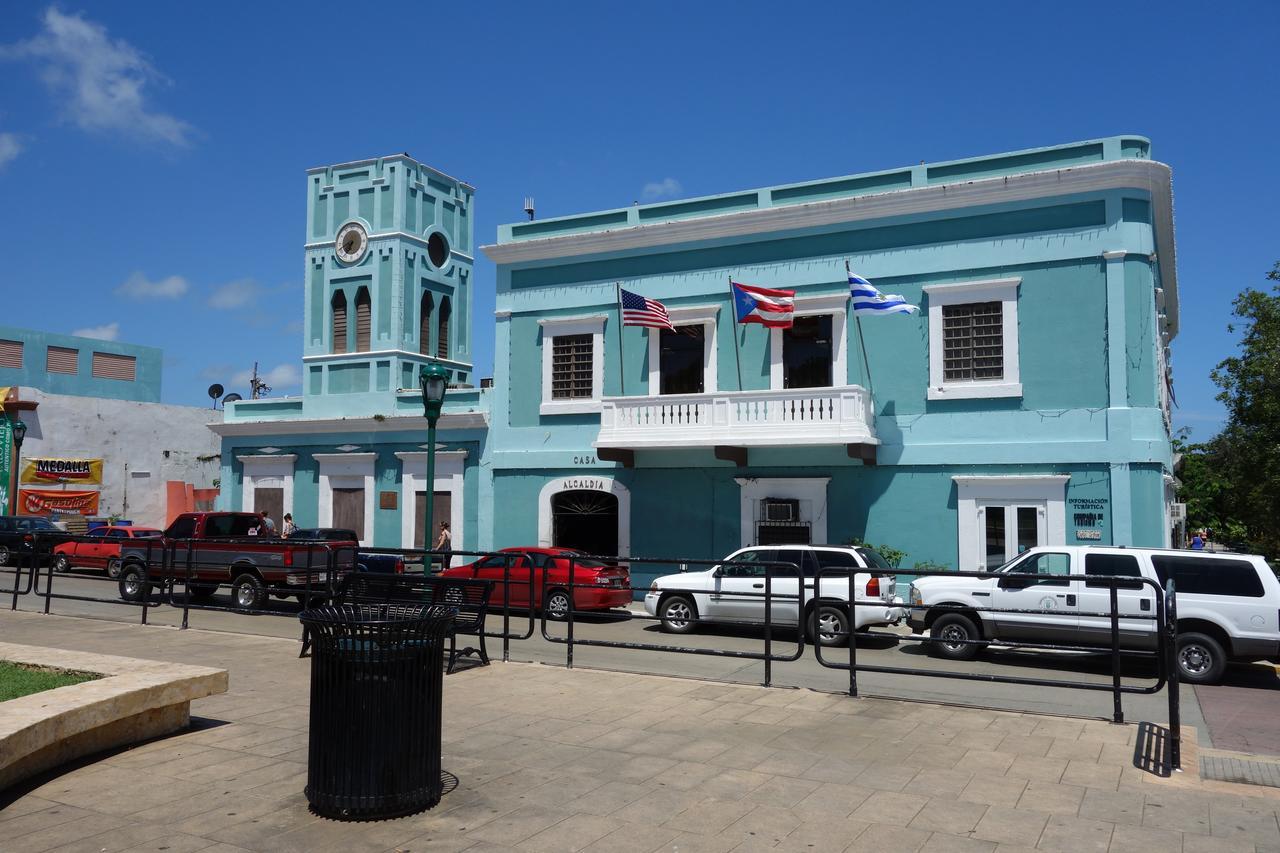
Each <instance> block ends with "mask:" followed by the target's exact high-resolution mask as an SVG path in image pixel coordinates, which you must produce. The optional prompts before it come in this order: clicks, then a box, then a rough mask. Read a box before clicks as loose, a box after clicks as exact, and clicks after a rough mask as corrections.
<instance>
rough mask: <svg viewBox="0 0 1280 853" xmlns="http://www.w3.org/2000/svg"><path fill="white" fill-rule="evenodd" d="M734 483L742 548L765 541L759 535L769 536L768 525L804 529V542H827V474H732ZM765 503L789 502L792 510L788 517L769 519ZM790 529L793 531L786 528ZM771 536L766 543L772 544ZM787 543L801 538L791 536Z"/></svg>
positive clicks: (775, 540) (828, 479)
mask: <svg viewBox="0 0 1280 853" xmlns="http://www.w3.org/2000/svg"><path fill="white" fill-rule="evenodd" d="M734 482H736V483H737V484H738V487H739V489H738V497H739V517H740V522H741V525H742V547H743V548H746V547H747V546H749V545H760V544H765V543H764V542H762V541H761V539H762V537H763V538H765V539H769V538H770V533H772V532H774V531H771V530H768V529H767V528H768V527H769V526H770V525H785V526H786V527H788V528H799V527H806V528H808V540H807V541H808V542H819V543H820V542H826V541H827V485H828V484H829V483H830V482H831V478H830V477H754V478H747V477H736V478H734ZM768 505H788V506H790V505H793V506H794V507H795V512H794V513H793V514H792V516H791V517H790V518H789V519H786V520H779V517H778V516H774V517H773V518H772V519H771V518H770V516H771V513H770V512H769V511H768ZM788 532H793V531H788ZM778 541H782V540H778V539H776V538H775V539H773V541H772V542H771V543H770V544H776V543H777V542H778ZM785 541H786V542H788V543H795V542H799V541H804V540H803V539H802V538H797V537H794V536H791V537H787V538H786V539H785Z"/></svg>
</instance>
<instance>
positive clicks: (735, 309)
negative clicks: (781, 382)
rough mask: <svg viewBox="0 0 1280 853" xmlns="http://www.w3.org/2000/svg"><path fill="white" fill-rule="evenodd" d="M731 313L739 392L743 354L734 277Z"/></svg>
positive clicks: (731, 282) (730, 281)
mask: <svg viewBox="0 0 1280 853" xmlns="http://www.w3.org/2000/svg"><path fill="white" fill-rule="evenodd" d="M729 312H730V314H731V315H732V316H733V357H734V360H735V361H736V362H737V365H738V390H739V391H745V390H746V389H745V388H743V387H742V352H741V351H740V348H739V346H738V304H737V302H736V301H735V300H734V298H733V276H729Z"/></svg>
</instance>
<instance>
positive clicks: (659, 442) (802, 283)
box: [483, 136, 1178, 578]
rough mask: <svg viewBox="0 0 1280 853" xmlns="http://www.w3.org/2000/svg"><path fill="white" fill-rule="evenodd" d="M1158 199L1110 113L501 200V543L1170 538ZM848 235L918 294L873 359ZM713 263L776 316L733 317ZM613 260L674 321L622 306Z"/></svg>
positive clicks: (1014, 546) (874, 274) (979, 558)
mask: <svg viewBox="0 0 1280 853" xmlns="http://www.w3.org/2000/svg"><path fill="white" fill-rule="evenodd" d="M1172 221H1173V217H1172V207H1171V197H1170V171H1169V168H1168V167H1167V166H1165V165H1162V164H1160V163H1157V162H1155V161H1153V160H1151V159H1150V145H1149V142H1148V141H1147V140H1146V139H1143V138H1140V137H1129V136H1125V137H1115V138H1108V139H1100V140H1092V141H1087V142H1080V143H1075V144H1070V145H1063V146H1057V147H1052V148H1044V149H1037V150H1031V151H1019V152H1014V153H1009V154H1000V155H996V156H990V157H980V158H975V159H971V160H960V161H953V162H945V163H934V164H923V165H918V166H909V167H903V168H900V169H893V170H889V171H884V172H875V173H869V174H860V175H852V176H846V177H838V178H832V179H829V180H823V181H815V182H809V183H803V184H792V185H786V186H777V187H768V188H764V189H753V190H747V191H743V192H733V193H729V194H726V195H719V196H712V197H707V198H696V199H689V200H682V201H674V202H664V203H659V204H648V205H636V206H632V207H628V208H621V209H617V210H607V211H600V212H593V213H586V214H582V215H579V216H568V217H563V218H558V219H549V220H543V221H534V222H521V223H516V224H511V225H505V226H502V227H501V228H500V229H499V233H498V239H497V242H496V243H495V244H494V245H491V246H485V247H483V248H484V251H485V252H486V253H487V254H488V255H489V257H490V258H492V259H493V261H494V262H495V263H496V264H497V267H498V270H497V345H496V357H495V359H496V363H495V375H494V393H493V398H492V404H491V408H490V411H491V423H490V429H491V432H492V437H493V445H492V449H491V453H492V457H491V458H492V476H493V491H494V494H495V495H501V496H502V501H501V503H500V505H499V507H498V508H497V509H496V510H495V517H494V524H495V531H497V532H498V534H497V535H496V536H495V537H494V540H493V544H495V545H513V544H517V543H533V542H538V543H540V544H552V543H555V544H580V545H586V546H591V547H598V548H599V549H600V550H602V551H612V550H614V549H612V548H610V547H609V546H611V545H615V544H616V550H617V551H618V552H619V553H623V554H628V553H630V554H636V555H653V556H664V555H671V556H683V557H703V558H715V557H718V556H722V555H724V554H726V553H728V552H729V551H732V550H733V549H736V548H739V547H742V546H745V545H750V544H770V543H783V542H794V541H809V542H815V543H817V542H827V543H839V542H846V541H849V540H851V539H854V538H859V539H863V540H865V541H870V542H874V543H885V544H888V545H891V546H893V547H895V548H899V549H901V550H904V551H906V552H907V557H906V559H905V563H904V564H905V565H907V566H911V565H913V564H914V563H916V562H933V563H940V564H945V565H948V566H952V567H959V568H961V569H967V570H972V569H976V568H978V567H980V566H986V565H994V564H999V563H1002V562H1004V561H1005V560H1006V559H1007V558H1009V557H1011V556H1013V555H1015V554H1016V553H1018V552H1019V551H1020V550H1021V549H1022V548H1025V547H1029V546H1032V545H1036V544H1053V543H1077V542H1100V543H1114V544H1135V545H1164V544H1168V537H1169V529H1170V518H1169V504H1170V502H1171V499H1172V477H1171V470H1170V464H1171V453H1170V441H1169V400H1168V394H1167V389H1168V385H1167V374H1168V344H1169V341H1170V340H1171V339H1172V338H1173V336H1174V335H1175V334H1176V332H1177V327H1178V298H1177V278H1176V273H1175V263H1174V260H1175V257H1174V239H1173V222H1172ZM846 262H848V263H849V265H850V268H851V269H852V270H854V271H855V272H857V273H859V274H860V275H862V276H864V277H866V278H868V279H870V280H871V281H872V282H873V283H874V284H876V285H877V286H878V287H879V288H880V289H881V290H882V291H884V292H886V293H895V294H903V295H904V296H905V297H906V298H907V300H908V301H909V302H911V303H914V304H916V305H919V306H920V311H919V313H918V314H917V315H914V316H909V315H891V316H885V317H871V318H862V319H861V320H860V321H859V322H860V325H861V330H862V335H863V338H864V339H865V351H866V358H865V359H864V358H863V353H862V350H863V347H862V346H861V344H860V343H859V341H858V325H859V322H855V318H854V317H853V316H851V314H850V311H849V299H848V296H849V293H848V285H847V281H846V274H845V265H846ZM730 279H732V280H734V281H738V282H744V283H748V284H754V285H761V286H764V287H770V288H789V289H794V290H795V291H796V303H795V304H796V315H797V319H796V321H795V325H794V326H793V327H792V328H790V329H766V328H763V327H761V326H758V325H737V324H735V318H734V312H733V308H732V305H731V303H730V297H729V290H728V283H729V281H730ZM618 284H620V285H621V286H622V287H623V288H625V289H626V290H628V291H632V292H635V293H639V294H642V295H644V296H646V297H648V298H651V299H657V300H660V301H661V302H662V303H663V304H664V305H665V306H666V308H667V310H668V312H669V313H670V316H671V319H672V321H673V322H674V324H675V325H676V327H677V331H676V332H675V333H672V332H668V331H660V330H656V329H646V328H639V327H634V326H629V327H625V328H622V327H620V325H619V313H618V306H617V301H616V299H617V297H616V295H615V294H616V290H615V287H616V285H618ZM615 519H616V525H615V524H613V522H614V520H615ZM611 525H612V526H611ZM633 574H636V575H639V576H640V577H641V578H643V577H644V574H643V572H639V571H636V572H633Z"/></svg>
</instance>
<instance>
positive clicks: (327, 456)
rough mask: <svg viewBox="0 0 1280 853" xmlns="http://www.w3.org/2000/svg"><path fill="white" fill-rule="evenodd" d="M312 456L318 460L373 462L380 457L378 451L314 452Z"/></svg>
mask: <svg viewBox="0 0 1280 853" xmlns="http://www.w3.org/2000/svg"><path fill="white" fill-rule="evenodd" d="M311 458H312V459H314V460H316V461H317V462H372V461H373V460H375V459H377V458H378V454H377V453H372V452H370V453H312V454H311Z"/></svg>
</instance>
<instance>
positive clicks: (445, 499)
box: [413, 492, 465, 562]
mask: <svg viewBox="0 0 1280 853" xmlns="http://www.w3.org/2000/svg"><path fill="white" fill-rule="evenodd" d="M426 511H427V493H426V492H414V494H413V547H415V548H423V547H430V546H431V545H435V544H436V540H437V539H439V538H440V522H442V521H449V519H450V518H452V517H453V493H452V492H436V494H435V499H434V500H433V501H432V502H431V515H432V516H433V517H432V519H431V541H430V542H428V543H427V544H426V545H425V546H424V545H423V540H424V537H423V535H422V517H423V515H424V514H425V513H426ZM449 532H450V533H452V534H453V535H454V536H455V537H456V536H457V535H458V534H457V531H455V530H452V529H450V531H449ZM463 562H465V560H464V561H463Z"/></svg>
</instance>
